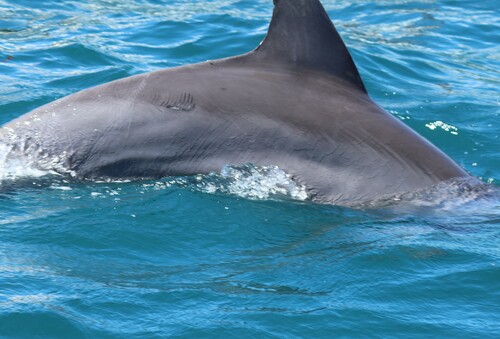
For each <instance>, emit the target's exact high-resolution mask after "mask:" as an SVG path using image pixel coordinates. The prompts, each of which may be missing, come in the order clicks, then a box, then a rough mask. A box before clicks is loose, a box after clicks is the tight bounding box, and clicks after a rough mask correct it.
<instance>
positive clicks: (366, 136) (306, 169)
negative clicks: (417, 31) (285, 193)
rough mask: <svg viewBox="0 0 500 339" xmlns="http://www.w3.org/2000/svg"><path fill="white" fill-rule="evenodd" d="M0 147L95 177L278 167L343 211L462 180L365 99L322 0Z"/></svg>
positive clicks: (13, 127)
mask: <svg viewBox="0 0 500 339" xmlns="http://www.w3.org/2000/svg"><path fill="white" fill-rule="evenodd" d="M0 140H3V142H4V143H8V144H11V145H12V147H13V152H25V153H29V155H30V156H32V157H35V158H37V159H39V160H40V163H41V164H42V163H43V162H44V159H54V158H57V159H59V160H58V162H59V164H58V166H55V167H56V168H54V169H56V170H59V171H61V165H62V168H64V171H68V172H69V171H71V172H72V173H74V174H75V175H76V176H77V177H80V178H90V179H94V178H129V179H130V178H158V177H163V176H175V175H191V174H199V173H210V172H218V171H220V170H221V168H222V167H224V166H226V165H241V164H249V163H251V164H254V165H256V166H266V165H277V166H279V167H280V168H281V169H283V170H285V171H286V172H288V173H289V174H291V175H292V176H293V177H295V178H296V179H297V180H298V181H299V182H300V183H302V184H304V185H305V186H306V187H307V189H308V191H309V194H310V196H311V198H312V200H314V201H318V202H323V203H332V204H338V205H352V204H357V203H363V202H367V201H371V200H374V199H378V198H380V197H382V196H391V195H396V194H400V193H405V192H412V191H415V190H419V189H423V188H426V187H429V186H432V185H434V184H437V183H439V182H441V181H444V180H447V179H451V178H456V177H465V176H467V173H466V172H464V171H463V170H462V169H461V168H460V167H459V166H458V165H456V164H455V163H454V162H453V161H452V160H451V159H450V158H448V157H447V156H446V155H445V154H443V153H442V152H441V151H439V150H438V149H437V148H436V147H434V146H433V145H431V144H430V143H429V142H428V141H426V140H425V139H423V138H422V137H421V136H419V135H418V134H416V133H415V132H413V131H412V130H411V129H410V128H408V127H407V126H406V125H404V124H403V123H402V122H400V121H399V120H398V119H396V118H394V117H393V116H392V115H390V114H388V113H387V112H385V111H384V110H383V109H381V108H380V107H379V106H377V104H375V103H374V102H373V101H372V100H371V99H370V97H369V96H368V94H367V92H366V90H365V87H364V85H363V82H362V80H361V78H360V76H359V74H358V71H357V69H356V66H355V64H354V62H353V60H352V58H351V56H350V54H349V52H348V50H347V49H346V47H345V45H344V43H343V41H342V39H341V38H340V36H339V35H338V33H337V31H336V30H335V27H334V26H333V24H332V23H331V21H330V19H329V17H328V15H327V14H326V12H325V10H324V8H323V7H322V5H321V3H320V2H319V1H318V0H279V1H275V9H274V14H273V19H272V21H271V24H270V27H269V32H268V34H267V36H266V38H265V39H264V41H263V42H262V44H261V45H260V46H259V47H258V48H257V49H256V50H254V51H252V52H250V53H248V54H245V55H242V56H237V57H233V58H228V59H222V60H216V61H209V62H204V63H200V64H195V65H188V66H183V67H179V68H172V69H166V70H160V71H156V72H152V73H147V74H142V75H138V76H133V77H129V78H125V79H122V80H118V81H114V82H110V83H107V84H104V85H101V86H98V87H94V88H91V89H87V90H84V91H81V92H79V93H76V94H73V95H70V96H67V97H65V98H62V99H59V100H57V101H54V102H52V103H49V104H47V105H45V106H42V107H40V108H38V109H36V110H34V111H32V112H30V113H28V114H26V115H24V116H21V117H20V118H18V119H16V120H14V121H12V122H10V123H8V124H6V125H4V126H3V127H2V128H1V129H0Z"/></svg>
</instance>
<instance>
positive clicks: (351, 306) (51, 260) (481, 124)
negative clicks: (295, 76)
mask: <svg viewBox="0 0 500 339" xmlns="http://www.w3.org/2000/svg"><path fill="white" fill-rule="evenodd" d="M282 1H283V0H282ZM323 3H324V5H325V7H326V9H327V11H328V13H329V14H330V16H331V18H332V19H333V20H334V23H335V24H336V25H337V28H338V30H339V31H340V33H341V34H342V36H343V38H344V40H345V41H346V43H347V45H348V46H349V47H350V50H351V52H352V54H353V57H354V59H355V60H356V62H357V64H358V67H359V70H360V73H361V74H362V76H363V79H364V81H365V83H366V85H367V88H368V90H369V92H370V94H371V96H372V97H373V98H374V99H375V100H376V101H377V102H378V103H379V104H380V105H381V106H383V107H384V108H385V109H386V110H388V111H389V112H391V113H392V114H394V115H396V116H397V117H399V118H400V119H402V120H403V121H404V122H405V123H407V124H408V125H410V126H411V127H412V128H414V129H415V130H417V131H418V132H419V133H421V134H422V135H424V136H425V137H426V138H428V139H429V140H431V141H432V142H433V143H434V144H436V145H438V146H439V147H440V148H441V149H443V150H444V151H445V152H446V153H447V154H449V155H450V156H451V157H452V158H453V159H455V161H457V162H458V163H459V164H460V165H461V166H462V167H464V168H465V169H466V170H467V171H469V172H471V173H472V174H474V175H475V176H477V177H479V178H481V179H482V180H483V181H484V182H487V183H490V184H491V185H492V188H491V189H492V190H494V187H496V186H497V185H498V183H499V182H500V147H499V145H500V140H499V135H500V124H499V122H500V119H499V114H500V96H499V82H500V80H499V79H500V77H499V70H500V45H499V42H500V40H499V34H498V33H499V30H500V15H499V12H498V5H497V4H496V3H495V2H494V1H483V2H477V1H467V0H466V1H444V0H443V1H438V0H436V1H432V0H429V1H423V0H422V1H412V2H404V1H363V2H361V1H343V0H342V1H329V0H324V1H323ZM271 11H272V1H270V0H261V1H255V0H252V1H249V0H248V1H247V0H243V1H236V0H219V1H203V2H200V1H191V0H182V1H181V0H177V1H166V0H149V1H146V0H142V1H139V0H137V1H131V0H121V1H114V0H90V1H86V2H79V1H55V0H44V1H35V0H31V1H28V0H24V1H23V0H17V1H6V0H0V124H1V123H5V122H7V121H9V120H11V119H13V118H15V117H17V116H19V115H21V114H23V113H26V112H28V111H29V110H31V109H33V108H35V107H38V106H40V105H42V104H44V103H47V102H50V101H52V100H54V99H56V98H59V97H61V96H64V95H67V94H70V93H73V92H75V91H77V90H80V89H84V88H87V87H89V86H93V85H97V84H101V83H105V82H108V81H111V80H114V79H118V78H122V77H125V76H129V75H134V74H138V73H143V72H148V71H152V70H156V69H159V68H165V67H173V66H179V65H184V64H188V63H193V62H199V61H204V60H208V59H216V58H221V57H227V56H232V55H236V54H240V53H243V52H246V51H249V50H251V49H253V48H254V47H255V46H257V45H258V43H259V42H260V41H261V40H262V38H263V37H264V35H265V33H266V30H267V24H268V22H269V19H270V15H271ZM25 170H26V169H25V168H23V167H16V166H15V165H14V164H11V165H10V167H9V168H5V167H3V168H2V167H0V173H1V177H2V178H4V179H5V178H6V177H9V178H10V179H9V180H4V181H3V182H2V184H1V190H0V337H5V338H35V337H40V338H80V337H97V338H123V337H127V338H139V337H141V338H155V337H187V338H189V337H214V338H215V337H217V338H219V337H238V338H245V337H247V338H294V337H296V338H301V337H307V338H331V337H369V338H373V337H384V338H391V337H395V338H396V337H397V338H400V337H420V338H429V337H440V338H478V337H482V338H498V337H499V336H500V267H499V266H500V228H499V225H500V199H498V198H495V197H494V196H493V197H489V198H476V197H475V196H473V195H472V196H471V195H468V196H467V197H464V196H459V197H456V198H455V199H448V200H446V199H445V200H443V201H437V200H436V201H431V202H429V201H426V200H425V199H423V200H422V201H420V202H419V203H416V202H413V205H416V206H412V207H408V206H406V205H405V204H404V203H403V204H401V205H396V206H392V207H387V208H378V209H365V210H360V209H358V210H352V209H346V208H339V207H334V206H322V205H315V204H312V203H309V202H304V201H296V200H293V199H291V197H290V194H289V191H287V192H285V196H282V194H281V193H283V192H281V191H279V190H278V189H277V188H279V187H282V184H283V180H285V181H286V178H285V179H283V178H282V177H280V175H281V174H280V173H279V171H270V172H271V173H270V174H269V173H260V172H259V173H255V172H252V171H253V170H252V169H240V171H241V172H242V173H243V177H245V178H246V179H245V180H241V179H238V180H236V179H237V178H235V176H236V175H235V174H234V171H233V172H232V170H231V169H227V170H226V172H228V173H229V174H228V176H229V177H230V178H229V179H231V180H229V179H228V178H227V177H224V176H222V177H221V176H208V177H202V178H198V177H195V178H165V179H164V180H161V181H153V182H151V181H148V182H121V183H120V182H115V183H109V182H108V183H106V182H103V183H93V182H75V181H73V180H69V179H67V178H61V177H41V178H40V177H37V178H34V177H33V176H35V174H36V173H31V174H30V173H28V174H30V175H28V176H26V175H24V176H22V177H19V176H21V174H26V173H25ZM235 171H236V172H238V169H236V170H235ZM5 173H9V176H6V175H5ZM238 173H240V172H238ZM16 174H19V176H18V177H17V178H16ZM240 174H241V173H240ZM239 177H241V175H240V176H239ZM239 177H238V178H239ZM247 179H248V180H247ZM287 194H288V196H287Z"/></svg>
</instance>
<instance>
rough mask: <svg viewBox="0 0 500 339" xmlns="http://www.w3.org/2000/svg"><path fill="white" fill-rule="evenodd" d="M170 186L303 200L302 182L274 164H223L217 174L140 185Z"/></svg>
mask: <svg viewBox="0 0 500 339" xmlns="http://www.w3.org/2000/svg"><path fill="white" fill-rule="evenodd" d="M171 186H179V187H184V188H190V189H193V190H196V191H201V192H205V193H209V194H214V193H222V194H230V195H235V196H240V197H243V198H247V199H258V200H265V199H272V198H291V199H294V200H306V199H308V194H307V190H306V187H305V186H304V185H301V184H299V183H298V182H296V181H295V180H294V179H293V177H292V176H291V175H290V174H288V173H286V172H285V171H283V170H282V169H280V168H279V167H278V166H254V165H251V164H247V165H243V166H225V167H224V168H222V170H221V172H220V173H211V174H207V175H204V174H198V175H195V176H191V177H177V178H171V179H169V180H167V181H163V182H157V183H155V184H146V185H144V187H152V188H153V189H156V190H158V189H162V188H166V187H171Z"/></svg>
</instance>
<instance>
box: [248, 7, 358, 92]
mask: <svg viewBox="0 0 500 339" xmlns="http://www.w3.org/2000/svg"><path fill="white" fill-rule="evenodd" d="M274 5H275V7H274V13H273V18H272V20H271V24H270V26H269V32H268V33H267V36H266V37H265V39H264V41H263V42H262V43H261V45H260V46H259V47H258V48H257V49H256V50H255V56H258V57H259V58H265V59H269V60H272V61H276V62H281V63H287V64H292V65H296V66H300V67H305V68H309V69H314V70H318V71H321V72H328V73H330V74H333V75H336V76H338V77H340V78H342V79H344V80H346V81H348V82H350V83H352V84H353V85H355V86H356V87H358V88H359V89H361V90H362V91H364V92H366V89H365V86H364V84H363V81H362V80H361V77H360V75H359V73H358V70H357V68H356V65H355V64H354V61H353V60H352V57H351V55H350V54H349V51H348V50H347V48H346V46H345V44H344V42H343V41H342V38H341V37H340V35H339V34H338V33H337V30H336V29H335V26H334V25H333V23H332V22H331V20H330V18H329V17H328V14H327V13H326V11H325V9H324V8H323V6H322V5H321V3H320V1H319V0H274Z"/></svg>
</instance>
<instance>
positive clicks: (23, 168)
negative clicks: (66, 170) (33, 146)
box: [0, 143, 53, 183]
mask: <svg viewBox="0 0 500 339" xmlns="http://www.w3.org/2000/svg"><path fill="white" fill-rule="evenodd" d="M48 174H53V172H52V171H49V170H43V169H40V168H39V167H37V166H35V162H34V161H32V160H31V159H30V158H29V157H27V156H24V155H19V154H17V153H16V152H14V150H13V147H12V146H9V145H6V144H3V143H0V183H1V182H3V181H6V180H17V179H21V178H39V177H42V176H45V175H48Z"/></svg>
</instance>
